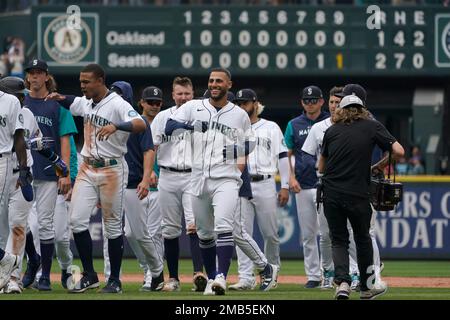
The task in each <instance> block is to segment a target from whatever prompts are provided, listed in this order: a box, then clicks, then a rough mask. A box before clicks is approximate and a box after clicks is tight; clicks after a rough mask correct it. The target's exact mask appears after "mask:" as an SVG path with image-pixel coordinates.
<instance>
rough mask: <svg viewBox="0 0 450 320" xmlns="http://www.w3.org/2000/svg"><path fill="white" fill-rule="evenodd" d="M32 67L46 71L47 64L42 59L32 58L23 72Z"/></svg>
mask: <svg viewBox="0 0 450 320" xmlns="http://www.w3.org/2000/svg"><path fill="white" fill-rule="evenodd" d="M32 69H38V70H42V71H45V72H47V73H48V65H47V62H45V61H44V60H39V59H33V60H31V61H30V63H28V66H27V67H26V68H25V72H29V71H30V70H32Z"/></svg>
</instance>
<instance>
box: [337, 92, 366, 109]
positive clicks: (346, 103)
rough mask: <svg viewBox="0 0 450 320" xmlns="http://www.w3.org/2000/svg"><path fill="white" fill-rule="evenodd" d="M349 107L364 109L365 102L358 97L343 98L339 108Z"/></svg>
mask: <svg viewBox="0 0 450 320" xmlns="http://www.w3.org/2000/svg"><path fill="white" fill-rule="evenodd" d="M348 107H358V108H364V102H363V101H362V100H361V99H360V98H359V97H358V96H357V95H353V94H352V95H348V96H345V97H343V98H342V100H341V102H339V106H338V108H348Z"/></svg>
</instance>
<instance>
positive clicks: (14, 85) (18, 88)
mask: <svg viewBox="0 0 450 320" xmlns="http://www.w3.org/2000/svg"><path fill="white" fill-rule="evenodd" d="M0 90H2V91H4V92H6V93H9V94H16V93H23V94H26V93H28V92H30V91H29V90H28V89H27V88H26V87H25V82H24V81H23V79H22V78H19V77H11V76H10V77H4V78H2V79H0Z"/></svg>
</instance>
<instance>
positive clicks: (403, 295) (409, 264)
mask: <svg viewBox="0 0 450 320" xmlns="http://www.w3.org/2000/svg"><path fill="white" fill-rule="evenodd" d="M74 264H77V265H80V262H79V261H74ZM95 268H96V270H97V271H99V272H101V271H102V270H103V262H102V260H96V261H95ZM53 269H54V270H53V271H54V272H59V268H58V264H57V263H56V261H55V263H54V265H53ZM122 270H123V273H124V274H137V273H138V274H141V273H142V272H141V270H140V269H139V266H138V265H137V263H136V261H135V260H125V261H124V263H123V269H122ZM191 270H192V265H191V262H190V261H188V260H182V261H181V262H180V274H186V275H188V274H190V273H191ZM165 273H166V274H167V272H165ZM230 274H237V266H236V263H235V262H234V263H233V264H232V266H231V269H230ZM289 275H304V268H303V263H302V262H301V261H293V260H287V261H283V262H282V271H281V276H289ZM383 276H386V277H388V276H389V277H405V276H408V277H446V278H447V277H450V262H448V261H385V269H384V272H383ZM140 286H141V283H124V285H123V291H124V292H123V294H121V295H101V294H97V293H96V292H95V291H93V290H91V291H89V292H86V293H84V294H68V293H67V292H66V291H65V290H63V288H62V287H61V285H60V283H59V282H53V283H52V287H53V291H51V292H48V293H43V292H38V291H36V290H31V289H29V290H25V291H24V293H23V294H21V295H0V300H5V299H8V300H9V299H13V300H36V299H39V300H142V299H151V300H158V299H162V300H205V299H207V300H229V299H231V300H248V299H250V300H331V299H333V291H322V290H319V289H312V290H311V289H304V288H303V283H292V284H279V285H278V288H277V289H276V290H272V291H269V292H259V291H257V290H254V291H246V292H232V291H227V293H226V295H225V296H210V297H205V296H203V295H202V294H201V293H196V292H192V291H191V287H192V285H191V284H190V283H185V284H182V290H181V292H174V293H166V292H164V293H163V292H151V293H148V292H145V293H143V292H139V288H140ZM351 298H352V299H355V300H357V299H358V298H359V295H358V294H356V293H354V294H352V297H351ZM379 299H380V300H382V299H386V300H392V299H393V300H430V299H432V300H450V288H393V287H390V288H389V290H388V293H387V294H385V295H384V296H382V297H380V298H379Z"/></svg>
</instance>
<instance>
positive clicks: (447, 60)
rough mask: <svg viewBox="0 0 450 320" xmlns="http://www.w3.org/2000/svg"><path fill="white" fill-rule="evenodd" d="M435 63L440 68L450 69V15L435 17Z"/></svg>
mask: <svg viewBox="0 0 450 320" xmlns="http://www.w3.org/2000/svg"><path fill="white" fill-rule="evenodd" d="M435 63H436V66H438V67H450V14H448V13H444V14H437V15H436V17H435Z"/></svg>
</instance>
